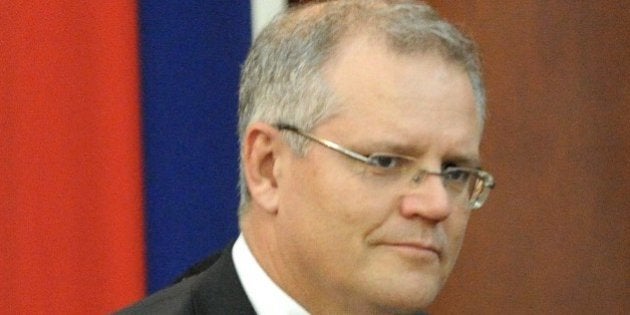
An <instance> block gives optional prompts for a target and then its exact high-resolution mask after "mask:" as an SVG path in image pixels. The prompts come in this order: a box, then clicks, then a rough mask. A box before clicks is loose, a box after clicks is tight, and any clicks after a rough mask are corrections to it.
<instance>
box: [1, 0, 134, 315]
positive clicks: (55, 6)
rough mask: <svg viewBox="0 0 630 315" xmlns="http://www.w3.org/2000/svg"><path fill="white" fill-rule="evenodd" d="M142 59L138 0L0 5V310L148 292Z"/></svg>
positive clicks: (81, 304) (108, 306) (94, 309)
mask: <svg viewBox="0 0 630 315" xmlns="http://www.w3.org/2000/svg"><path fill="white" fill-rule="evenodd" d="M114 3H115V4H114ZM137 56H138V31H137V20H136V3H135V1H115V2H110V1H72V0H65V1H64V0H50V1H3V3H2V5H1V6H0V313H2V312H5V311H6V312H8V313H10V314H36V313H46V314H77V313H83V314H97V313H105V312H111V311H113V310H115V309H117V308H119V307H122V306H124V305H126V304H128V303H131V302H132V301H134V300H137V299H139V298H140V297H142V296H143V295H144V293H145V284H144V283H145V281H144V277H145V276H144V245H143V232H142V224H143V222H142V221H143V217H142V185H141V175H142V174H141V173H142V172H141V143H140V120H141V119H140V110H139V108H140V105H139V104H140V100H139V66H138V57H137Z"/></svg>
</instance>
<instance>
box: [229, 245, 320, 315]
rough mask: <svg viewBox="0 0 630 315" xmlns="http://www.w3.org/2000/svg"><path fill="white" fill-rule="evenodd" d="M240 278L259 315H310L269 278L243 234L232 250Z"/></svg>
mask: <svg viewBox="0 0 630 315" xmlns="http://www.w3.org/2000/svg"><path fill="white" fill-rule="evenodd" d="M232 258H233V260H234V267H236V273H237V274H238V278H239V279H240V280H241V284H243V288H244V289H245V293H246V294H247V297H248V298H249V301H250V302H251V303H252V306H254V310H255V311H256V313H257V314H259V315H285V314H286V315H308V312H307V311H306V310H305V309H304V308H303V307H302V306H301V305H300V304H298V303H297V302H296V301H295V300H294V299H293V298H291V297H290V296H289V295H288V294H286V293H285V292H284V291H282V289H280V287H278V285H277V284H276V283H275V282H273V280H271V278H269V276H268V275H267V273H266V272H265V271H264V270H263V269H262V267H260V265H259V264H258V261H256V258H254V255H253V254H252V252H251V250H250V249H249V246H247V242H246V241H245V238H244V237H243V234H241V235H239V236H238V239H237V240H236V243H234V247H233V248H232Z"/></svg>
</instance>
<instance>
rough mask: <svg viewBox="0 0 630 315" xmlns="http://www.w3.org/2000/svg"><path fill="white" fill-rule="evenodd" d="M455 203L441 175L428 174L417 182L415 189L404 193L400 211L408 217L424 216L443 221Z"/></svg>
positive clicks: (428, 218) (427, 218)
mask: <svg viewBox="0 0 630 315" xmlns="http://www.w3.org/2000/svg"><path fill="white" fill-rule="evenodd" d="M452 208H453V204H452V202H451V200H450V198H449V195H448V192H447V191H446V188H445V187H444V184H443V183H442V178H441V177H440V176H426V177H425V178H423V179H422V181H421V182H419V183H417V184H416V183H415V182H414V188H413V190H411V191H409V192H407V193H406V194H405V195H403V197H402V200H401V204H400V212H401V214H402V215H403V216H404V217H406V218H413V217H422V218H424V219H425V220H429V221H435V222H439V221H443V220H445V219H446V218H448V216H449V215H450V214H451V212H452V211H453V209H452Z"/></svg>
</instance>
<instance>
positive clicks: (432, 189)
mask: <svg viewBox="0 0 630 315" xmlns="http://www.w3.org/2000/svg"><path fill="white" fill-rule="evenodd" d="M324 73H325V79H326V82H327V83H328V85H329V87H330V88H331V89H332V90H333V91H334V94H335V95H336V97H337V98H338V100H339V102H340V104H341V107H340V110H339V111H338V112H337V113H336V114H335V115H334V116H332V117H331V118H330V119H327V120H325V121H324V122H323V123H321V124H320V125H319V126H318V127H317V128H316V129H315V130H312V131H311V133H312V134H314V135H316V136H318V137H321V138H325V139H329V140H331V141H333V142H336V143H338V144H341V145H343V146H345V147H347V148H350V149H352V150H354V151H357V152H359V153H362V154H370V153H377V152H380V153H394V154H401V155H406V156H412V157H415V158H417V159H418V165H417V167H418V168H422V169H425V170H428V171H433V172H439V171H440V170H442V168H443V167H444V166H447V165H448V166H452V165H453V164H455V165H458V166H469V167H476V166H478V165H476V164H477V163H478V155H479V143H480V137H481V127H480V122H479V120H478V116H477V112H476V110H475V106H474V96H473V91H472V88H471V84H470V82H469V80H468V77H467V75H466V74H465V72H464V71H463V70H462V69H461V68H459V67H457V66H454V65H452V64H450V63H448V62H445V61H444V60H443V59H442V58H441V57H439V56H438V55H436V54H432V53H425V54H412V55H397V54H395V53H392V52H390V51H388V50H387V49H386V48H385V47H384V46H383V45H378V42H376V41H374V40H369V39H367V38H358V39H354V40H352V41H350V42H348V43H346V44H345V45H343V46H342V49H340V51H339V53H338V54H337V55H336V57H335V58H333V59H332V60H331V61H330V62H329V63H328V64H327V65H326V67H325V71H324ZM285 167H286V169H284V170H282V171H281V172H280V173H281V176H280V177H279V180H278V187H279V192H280V194H279V210H278V217H277V224H278V227H279V229H277V231H278V233H279V234H281V237H278V238H277V239H278V240H279V242H281V243H282V244H280V245H281V247H280V248H281V249H282V250H283V251H284V253H283V256H284V264H285V266H284V268H285V269H284V270H285V271H286V275H288V276H290V277H292V278H294V281H295V282H297V283H299V285H300V286H301V290H302V291H303V292H302V293H303V294H304V295H305V296H310V297H312V298H313V301H317V300H319V301H320V302H322V303H328V306H329V307H333V304H338V307H340V308H341V309H346V310H353V311H355V310H356V311H360V310H363V311H365V312H373V311H379V312H389V311H392V312H393V311H404V310H412V309H418V308H423V307H426V306H427V305H428V304H429V303H430V302H431V301H432V300H433V299H434V298H435V296H436V295H437V293H438V291H439V290H440V288H441V287H442V285H443V283H444V282H445V280H446V278H447V277H448V275H449V273H450V272H451V270H452V268H453V265H454V263H455V260H456V258H457V256H458V253H459V250H460V247H461V244H462V240H463V237H464V232H465V229H466V225H467V222H468V217H469V211H468V210H467V209H466V207H465V206H462V205H461V203H459V204H458V203H455V202H453V200H450V198H449V197H448V195H447V193H446V191H445V188H444V186H443V185H442V183H441V179H440V178H439V177H438V176H427V177H426V178H425V179H424V180H423V181H422V182H420V183H413V182H412V181H411V178H409V179H406V180H405V183H406V184H404V185H402V186H401V185H398V186H394V187H392V186H391V185H388V184H384V183H381V182H378V179H377V178H374V174H371V173H369V172H368V171H366V167H365V166H364V165H362V164H361V162H358V161H354V160H352V159H349V158H347V157H345V156H343V155H342V154H339V153H338V152H335V151H332V150H330V149H327V148H325V147H323V146H321V145H318V144H315V143H311V144H310V146H309V149H308V152H307V154H306V155H305V156H303V157H300V156H298V155H294V156H293V157H292V158H291V161H290V163H287V164H286V166H285ZM311 302H312V301H311ZM305 303H306V304H308V303H309V302H308V301H307V302H305ZM305 306H307V307H308V308H311V309H316V307H315V308H314V306H313V305H305Z"/></svg>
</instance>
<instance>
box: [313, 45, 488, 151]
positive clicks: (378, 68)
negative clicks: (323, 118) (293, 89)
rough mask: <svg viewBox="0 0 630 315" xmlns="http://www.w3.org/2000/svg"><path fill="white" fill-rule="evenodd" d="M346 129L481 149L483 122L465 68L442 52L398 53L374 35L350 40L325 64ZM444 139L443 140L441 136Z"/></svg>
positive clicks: (326, 74) (327, 80)
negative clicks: (448, 58) (454, 62)
mask: <svg viewBox="0 0 630 315" xmlns="http://www.w3.org/2000/svg"><path fill="white" fill-rule="evenodd" d="M324 77H325V81H326V83H327V84H328V85H329V87H330V88H331V89H332V92H333V94H334V96H335V98H336V101H337V102H338V103H339V112H338V113H337V115H335V116H333V118H332V119H331V121H332V120H337V121H338V122H343V125H344V128H349V129H358V130H369V131H370V133H371V134H372V135H374V136H382V137H387V136H391V137H392V138H402V139H409V141H415V142H416V143H418V141H419V142H423V141H424V142H426V141H442V142H444V141H449V142H452V145H453V146H456V147H460V148H461V147H467V148H468V149H467V150H469V151H474V150H478V145H479V142H480V137H481V127H480V121H479V118H478V115H477V111H476V108H475V102H474V94H473V90H472V85H471V83H470V80H469V78H468V76H467V74H466V72H465V71H464V70H463V69H462V68H461V67H460V66H458V65H455V64H453V63H451V62H448V61H446V60H445V59H444V58H443V57H441V56H440V55H439V54H437V53H433V52H419V53H413V54H398V53H395V52H393V51H392V50H391V49H389V48H388V47H387V46H386V45H385V44H384V43H383V42H382V41H380V40H379V39H375V38H373V37H369V36H359V37H355V38H352V39H349V40H346V41H345V42H344V43H342V44H341V45H340V46H339V49H338V51H337V52H336V54H335V56H334V57H333V58H332V59H331V60H330V61H329V62H328V63H327V64H326V65H325V67H324ZM437 138H439V139H437Z"/></svg>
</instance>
